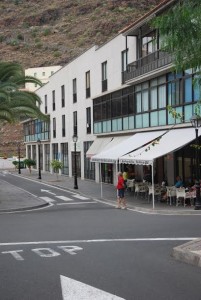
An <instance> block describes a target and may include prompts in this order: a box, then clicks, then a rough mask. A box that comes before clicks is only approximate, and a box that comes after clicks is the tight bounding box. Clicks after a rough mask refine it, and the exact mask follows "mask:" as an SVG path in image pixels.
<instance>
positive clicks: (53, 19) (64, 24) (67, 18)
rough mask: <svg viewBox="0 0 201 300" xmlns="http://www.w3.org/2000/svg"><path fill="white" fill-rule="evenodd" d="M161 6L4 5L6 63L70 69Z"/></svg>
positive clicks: (103, 0)
mask: <svg viewBox="0 0 201 300" xmlns="http://www.w3.org/2000/svg"><path fill="white" fill-rule="evenodd" d="M159 2H161V0H130V1H129V0H124V1H123V0H51V1H50V0H1V1H0V14H1V19H0V49H1V50H0V60H7V61H17V62H20V63H21V64H22V65H23V66H24V68H30V67H40V66H50V65H64V64H65V63H67V62H68V61H69V60H71V59H72V58H73V57H75V56H77V55H78V54H79V53H81V52H83V51H84V50H85V49H87V48H89V47H91V46H92V45H94V44H97V45H100V44H102V43H104V42H106V41H107V40H108V39H109V38H110V37H112V36H114V35H116V34H117V33H118V31H119V30H121V29H122V28H124V27H125V26H127V25H129V24H130V23H132V22H134V21H135V20H137V19H138V18H139V17H140V16H142V15H143V14H145V13H146V12H147V11H149V10H150V9H151V8H153V7H154V6H155V5H157V4H158V3H159Z"/></svg>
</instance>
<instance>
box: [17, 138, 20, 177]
mask: <svg viewBox="0 0 201 300" xmlns="http://www.w3.org/2000/svg"><path fill="white" fill-rule="evenodd" d="M17 151H18V174H21V165H20V164H21V163H20V142H18V143H17Z"/></svg>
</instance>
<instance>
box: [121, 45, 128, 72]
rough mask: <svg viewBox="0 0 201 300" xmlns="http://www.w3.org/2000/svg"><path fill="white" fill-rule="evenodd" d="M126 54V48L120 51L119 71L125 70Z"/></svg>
mask: <svg viewBox="0 0 201 300" xmlns="http://www.w3.org/2000/svg"><path fill="white" fill-rule="evenodd" d="M127 56H128V50H124V51H122V52H121V71H122V72H124V71H126V67H127Z"/></svg>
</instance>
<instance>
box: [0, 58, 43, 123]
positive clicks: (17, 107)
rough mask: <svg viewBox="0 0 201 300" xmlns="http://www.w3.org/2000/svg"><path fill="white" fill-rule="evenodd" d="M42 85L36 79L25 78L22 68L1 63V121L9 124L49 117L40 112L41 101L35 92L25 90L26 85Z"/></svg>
mask: <svg viewBox="0 0 201 300" xmlns="http://www.w3.org/2000/svg"><path fill="white" fill-rule="evenodd" d="M27 82H30V83H36V84H38V85H40V86H41V85H42V83H41V81H40V80H38V79H37V78H35V77H31V76H25V74H24V70H23V68H22V66H21V65H20V64H18V63H13V62H0V120H1V121H7V122H9V123H12V122H15V121H19V120H20V119H21V118H22V117H23V118H24V117H27V118H30V117H31V118H40V119H43V120H48V117H47V116H46V115H44V114H43V113H42V112H41V111H40V104H41V99H40V97H39V96H38V95H36V94H35V93H33V92H30V91H26V90H24V84H25V83H27Z"/></svg>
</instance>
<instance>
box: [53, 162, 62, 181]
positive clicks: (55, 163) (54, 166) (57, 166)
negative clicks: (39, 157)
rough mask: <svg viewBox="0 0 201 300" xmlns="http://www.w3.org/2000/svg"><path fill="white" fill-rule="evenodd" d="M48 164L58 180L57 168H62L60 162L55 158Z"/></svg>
mask: <svg viewBox="0 0 201 300" xmlns="http://www.w3.org/2000/svg"><path fill="white" fill-rule="evenodd" d="M50 165H51V167H52V168H53V169H54V171H55V172H56V173H57V180H58V173H59V170H60V169H62V167H63V164H62V162H61V161H59V160H57V159H54V160H52V161H51V162H50Z"/></svg>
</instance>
